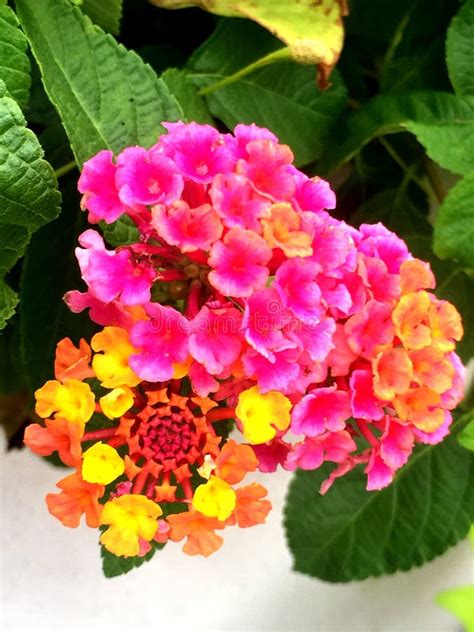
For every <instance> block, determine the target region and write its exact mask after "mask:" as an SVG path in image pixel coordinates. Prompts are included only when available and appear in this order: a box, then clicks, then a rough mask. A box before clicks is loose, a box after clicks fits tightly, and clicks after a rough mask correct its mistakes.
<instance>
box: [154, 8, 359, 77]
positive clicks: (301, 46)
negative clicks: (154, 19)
mask: <svg viewBox="0 0 474 632" xmlns="http://www.w3.org/2000/svg"><path fill="white" fill-rule="evenodd" d="M150 1H151V3H152V4H154V5H156V6H158V7H162V8H165V9H182V8H184V7H190V6H198V7H200V8H201V9H205V10H206V11H211V12H212V13H217V14H218V15H223V16H226V17H244V18H249V19H251V20H254V21H255V22H258V24H260V25H261V26H263V27H265V28H266V29H268V30H269V31H270V32H271V33H273V34H274V35H275V36H276V37H278V38H279V39H280V40H282V42H284V43H285V44H286V45H287V46H288V48H289V52H290V56H291V57H292V58H293V59H294V60H295V61H298V62H300V63H305V64H318V81H319V84H320V85H321V86H324V85H327V80H328V77H329V74H330V73H331V70H332V69H333V68H334V66H335V64H336V62H337V60H338V58H339V55H340V52H341V49H342V43H343V38H344V28H343V24H342V17H343V16H344V15H347V5H346V1H345V0H316V1H315V0H273V1H272V2H269V1H268V0H240V1H237V2H235V1H232V0H194V1H193V0H150Z"/></svg>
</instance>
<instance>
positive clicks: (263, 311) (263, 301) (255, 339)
mask: <svg viewBox="0 0 474 632" xmlns="http://www.w3.org/2000/svg"><path fill="white" fill-rule="evenodd" d="M290 318H291V316H290V314H289V313H288V312H287V311H286V310H285V309H284V307H283V305H282V303H281V300H280V297H279V296H278V294H277V292H276V291H275V290H274V289H272V288H265V289H263V290H260V291H258V292H255V294H253V296H251V297H250V298H248V299H247V301H246V305H245V312H244V319H243V322H242V326H243V329H244V332H245V339H246V341H247V342H248V343H249V345H251V346H252V347H253V348H254V349H255V350H256V351H258V352H259V353H260V354H261V355H263V356H264V357H265V358H267V359H268V360H270V361H271V362H273V360H274V358H275V355H274V353H273V351H283V350H284V349H291V348H294V347H296V344H295V343H294V342H292V341H291V340H289V339H288V338H286V337H285V336H284V335H283V332H282V329H283V327H284V326H285V325H286V324H287V323H288V322H289V320H290Z"/></svg>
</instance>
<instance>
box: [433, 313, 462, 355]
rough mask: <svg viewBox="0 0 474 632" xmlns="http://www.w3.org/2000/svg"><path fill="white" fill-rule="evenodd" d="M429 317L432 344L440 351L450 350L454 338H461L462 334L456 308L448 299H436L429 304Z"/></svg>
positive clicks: (452, 347) (459, 317)
mask: <svg viewBox="0 0 474 632" xmlns="http://www.w3.org/2000/svg"><path fill="white" fill-rule="evenodd" d="M429 319H430V326H431V333H432V336H433V344H435V345H436V346H437V347H438V349H440V350H441V351H452V350H453V349H454V346H455V345H454V340H461V338H462V335H463V328H462V323H461V316H460V315H459V312H458V310H457V309H456V308H455V307H454V305H452V304H451V303H448V301H436V302H434V303H433V304H432V305H431V309H430V314H429Z"/></svg>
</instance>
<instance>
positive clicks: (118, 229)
mask: <svg viewBox="0 0 474 632" xmlns="http://www.w3.org/2000/svg"><path fill="white" fill-rule="evenodd" d="M100 227H101V229H102V232H103V233H104V237H105V240H106V241H107V242H108V243H109V245H110V246H112V247H113V248H117V247H118V246H127V245H128V244H136V243H137V242H139V241H140V235H139V232H138V228H137V227H136V224H134V222H133V221H132V220H131V219H130V217H128V216H126V215H124V216H123V217H120V218H119V219H118V220H117V221H116V222H113V223H112V224H106V223H105V222H100Z"/></svg>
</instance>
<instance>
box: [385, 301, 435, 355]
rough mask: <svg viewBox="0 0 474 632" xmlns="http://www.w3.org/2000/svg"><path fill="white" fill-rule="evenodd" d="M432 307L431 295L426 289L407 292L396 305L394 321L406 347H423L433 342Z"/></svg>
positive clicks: (393, 315) (396, 330) (397, 332)
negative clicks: (429, 319) (430, 324)
mask: <svg viewBox="0 0 474 632" xmlns="http://www.w3.org/2000/svg"><path fill="white" fill-rule="evenodd" d="M430 308H431V299H430V295H429V294H428V292H425V291H424V290H421V291H419V292H414V293H410V294H405V295H404V296H402V297H401V299H400V300H399V301H398V303H397V305H396V306H395V309H394V310H393V314H392V322H393V324H394V325H395V332H396V334H397V336H398V337H399V338H400V340H401V341H402V343H403V346H404V347H405V348H406V349H423V347H427V346H428V345H429V344H431V327H430V326H429V321H428V316H429V312H430Z"/></svg>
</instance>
